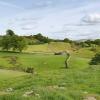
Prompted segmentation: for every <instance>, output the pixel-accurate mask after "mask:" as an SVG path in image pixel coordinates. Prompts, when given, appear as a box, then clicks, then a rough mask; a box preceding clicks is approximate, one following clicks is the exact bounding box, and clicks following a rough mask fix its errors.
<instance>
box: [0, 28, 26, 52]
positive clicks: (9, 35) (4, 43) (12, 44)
mask: <svg viewBox="0 0 100 100" xmlns="http://www.w3.org/2000/svg"><path fill="white" fill-rule="evenodd" d="M26 45H27V44H26V41H25V38H24V37H20V36H18V35H16V34H15V33H14V32H13V31H12V30H7V32H6V35H5V36H3V38H2V40H1V47H2V49H3V50H7V51H8V50H9V49H12V50H13V51H15V50H18V51H19V52H22V50H23V49H24V48H26Z"/></svg>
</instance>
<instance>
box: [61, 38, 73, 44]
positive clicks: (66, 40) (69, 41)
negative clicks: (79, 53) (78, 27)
mask: <svg viewBox="0 0 100 100" xmlns="http://www.w3.org/2000/svg"><path fill="white" fill-rule="evenodd" d="M63 42H67V43H71V42H72V41H71V40H70V39H68V38H65V39H64V40H63Z"/></svg>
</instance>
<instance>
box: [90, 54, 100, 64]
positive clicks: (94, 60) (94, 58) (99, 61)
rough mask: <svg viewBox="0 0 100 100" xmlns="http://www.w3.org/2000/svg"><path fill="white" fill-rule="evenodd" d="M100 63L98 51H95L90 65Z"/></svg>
mask: <svg viewBox="0 0 100 100" xmlns="http://www.w3.org/2000/svg"><path fill="white" fill-rule="evenodd" d="M99 64H100V53H97V54H96V55H95V56H94V57H93V58H92V59H91V61H90V65H99Z"/></svg>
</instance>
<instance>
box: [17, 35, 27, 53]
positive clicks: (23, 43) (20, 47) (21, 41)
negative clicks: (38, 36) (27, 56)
mask: <svg viewBox="0 0 100 100" xmlns="http://www.w3.org/2000/svg"><path fill="white" fill-rule="evenodd" d="M16 47H17V48H16V49H17V50H18V51H19V52H22V50H23V49H25V48H26V47H27V43H26V41H25V38H23V37H18V41H17V46H16Z"/></svg>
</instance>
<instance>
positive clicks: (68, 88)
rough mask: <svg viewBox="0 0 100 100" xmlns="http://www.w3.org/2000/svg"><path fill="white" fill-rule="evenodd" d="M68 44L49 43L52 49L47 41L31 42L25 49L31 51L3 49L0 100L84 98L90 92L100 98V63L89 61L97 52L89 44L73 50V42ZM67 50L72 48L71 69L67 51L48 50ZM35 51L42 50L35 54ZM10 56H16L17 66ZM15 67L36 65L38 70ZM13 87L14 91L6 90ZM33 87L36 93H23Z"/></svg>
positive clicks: (1, 53)
mask: <svg viewBox="0 0 100 100" xmlns="http://www.w3.org/2000/svg"><path fill="white" fill-rule="evenodd" d="M65 45H66V44H64V43H60V45H59V43H56V44H55V43H52V44H50V45H49V46H50V48H52V47H53V49H52V50H51V49H48V44H44V45H35V46H32V47H31V46H30V48H28V50H26V51H25V52H29V53H11V52H0V68H1V69H0V100H83V98H84V97H86V96H88V95H92V96H95V97H96V98H97V100H99V99H100V95H99V94H100V86H99V85H100V79H99V78H100V65H98V66H90V65H89V64H88V63H89V61H90V59H91V57H93V55H94V54H95V53H94V52H92V51H90V50H89V48H83V49H80V50H79V51H78V52H72V50H71V48H70V45H69V44H67V46H65ZM67 48H68V49H67ZM50 50H51V51H50ZM64 50H69V51H70V52H71V57H70V59H69V62H68V66H69V68H68V69H65V68H64V67H65V65H64V61H65V55H58V56H57V55H53V54H45V52H54V51H64ZM34 51H37V52H42V53H37V54H34V53H33V54H32V53H31V52H34ZM11 57H17V61H16V64H15V66H14V65H13V64H12V63H10V60H11ZM14 67H20V68H24V69H25V68H27V67H33V68H34V72H35V73H34V74H33V75H31V74H27V73H24V72H20V71H18V69H16V70H17V71H12V69H13V70H15V69H14ZM7 69H11V70H7ZM10 87H11V88H13V89H14V91H13V92H6V91H5V90H6V89H7V88H10ZM31 90H33V91H34V95H32V96H28V97H23V94H24V93H25V92H27V91H31ZM36 94H38V95H39V96H38V95H36Z"/></svg>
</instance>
